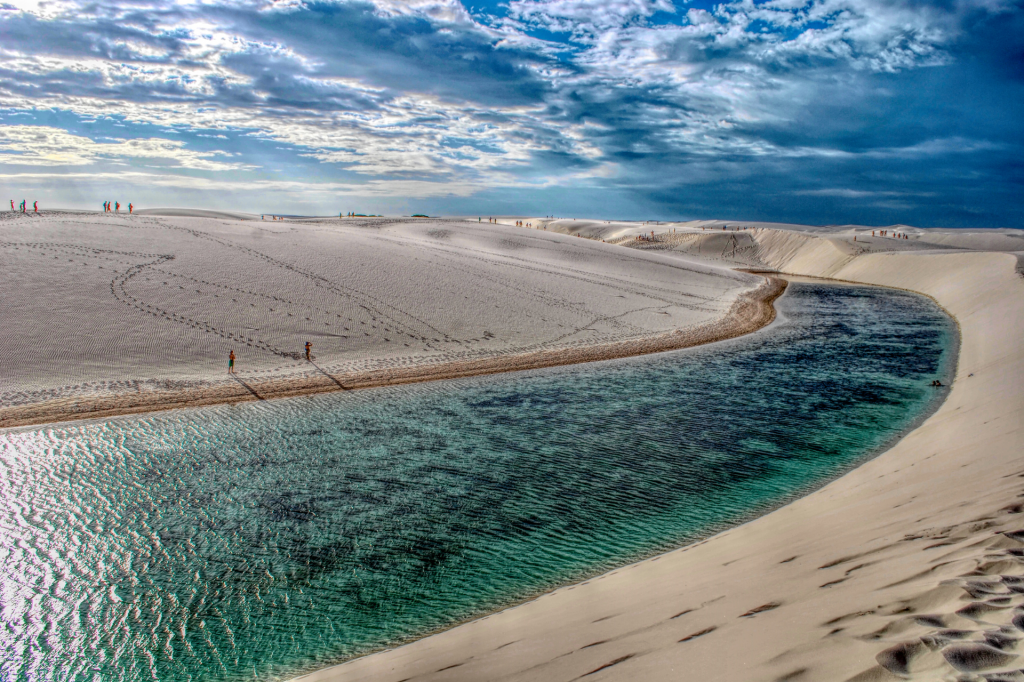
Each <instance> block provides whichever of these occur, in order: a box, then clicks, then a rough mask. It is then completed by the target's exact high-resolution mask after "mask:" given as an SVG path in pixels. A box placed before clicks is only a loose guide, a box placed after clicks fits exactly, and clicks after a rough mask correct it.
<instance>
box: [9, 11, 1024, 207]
mask: <svg viewBox="0 0 1024 682" xmlns="http://www.w3.org/2000/svg"><path fill="white" fill-rule="evenodd" d="M1022 95H1024V7H1022V4H1021V3H1020V2H1014V1H1012V0H936V1H935V2H926V1H925V0H888V1H887V0H768V1H764V2H758V1H755V0H734V1H731V2H720V3H712V2H700V1H698V0H693V1H691V2H685V1H683V0H675V2H673V1H672V0H508V1H507V2H496V1H495V0H487V1H486V2H481V3H474V1H473V0H467V1H466V2H459V1H458V0H374V1H373V2H369V1H365V0H361V1H355V2H348V1H334V2H330V1H327V2H322V1H318V2H309V1H307V2H303V1H301V0H280V1H273V0H254V1H244V0H210V1H208V2H203V3H196V2H181V3H178V4H168V3H164V2H155V1H154V2H151V3H148V4H147V2H146V0H141V1H140V0H111V1H110V2H105V3H102V4H96V3H93V2H84V1H81V2H80V1H78V0H57V1H49V0H6V2H4V3H0V185H2V186H4V187H7V188H8V189H9V192H8V193H10V194H11V195H12V197H11V198H13V197H14V196H15V195H16V196H17V197H18V198H19V200H20V198H24V197H26V196H29V195H31V197H32V198H33V199H40V200H41V201H42V202H43V204H44V205H73V204H82V205H87V206H93V205H98V204H99V203H100V202H101V201H102V200H104V199H109V198H112V197H113V196H114V195H116V196H118V197H123V198H124V199H125V200H128V199H131V200H133V201H134V202H135V203H136V204H139V205H150V206H153V205H168V204H175V203H176V204H190V205H197V206H207V207H223V208H229V207H248V208H250V209H251V210H258V211H277V212H288V211H291V212H296V213H314V212H317V213H332V212H339V211H347V210H358V211H374V212H386V213H403V212H404V213H408V212H411V211H413V210H415V211H417V212H431V213H437V212H445V213H464V214H479V213H484V214H487V213H512V212H516V213H535V214H555V215H570V214H571V215H602V216H622V217H662V218H670V217H671V218H681V217H712V216H713V217H725V218H730V219H766V220H792V221H806V222H815V223H833V222H854V221H856V222H868V223H879V224H882V223H893V222H905V223H913V224H922V225H1009V226H1022V223H1024V220H1022V217H1024V210H1022V209H1021V207H1020V203H1021V202H1020V196H1022V195H1024V187H1022V184H1024V182H1022V181H1024V172H1022V169H1024V164H1022V163H1021V161H1020V158H1021V154H1022V152H1024V134H1022V129H1021V125H1020V124H1019V122H1018V120H1017V112H1019V111H1021V110H1024V106H1022V105H1024V96H1022ZM4 199H5V203H6V198H4Z"/></svg>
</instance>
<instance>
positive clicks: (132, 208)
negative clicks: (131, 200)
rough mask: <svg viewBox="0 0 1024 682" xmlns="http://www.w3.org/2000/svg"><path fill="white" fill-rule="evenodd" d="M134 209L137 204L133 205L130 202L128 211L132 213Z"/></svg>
mask: <svg viewBox="0 0 1024 682" xmlns="http://www.w3.org/2000/svg"><path fill="white" fill-rule="evenodd" d="M134 210H135V206H133V205H132V204H128V213H129V214H131V212H132V211H134Z"/></svg>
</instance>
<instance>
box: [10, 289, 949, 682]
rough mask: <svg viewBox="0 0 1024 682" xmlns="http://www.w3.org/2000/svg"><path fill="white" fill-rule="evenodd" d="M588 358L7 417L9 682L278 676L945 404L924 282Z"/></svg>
mask: <svg viewBox="0 0 1024 682" xmlns="http://www.w3.org/2000/svg"><path fill="white" fill-rule="evenodd" d="M778 305H779V309H780V312H781V317H780V320H779V322H777V323H776V324H775V325H773V326H771V327H769V328H767V329H765V330H762V331H761V332H758V333H757V334H754V335H751V336H748V337H744V338H742V339H737V340H734V341H730V342H726V343H721V344H715V345H712V346H706V347H703V348H698V349H692V350H688V351H680V352H674V353H666V354H661V355H657V356H647V357H643V358H634V359H629V360H622V361H616V362H608V363H597V364H591V365H582V366H577V367H572V368H561V369H557V370H545V371H539V372H526V373H519V374H506V375H500V376H494V377H487V378H481V379H472V380H460V381H451V382H437V383H433V384H422V385H417V386H411V387H401V388H395V389H381V390H366V391H356V392H352V393H336V394H331V395H326V396H319V397H312V398H301V399H289V400H280V401H271V402H266V403H258V404H247V405H240V406H223V407H217V408H206V409H197V410H182V411H176V412H168V413H161V414H156V415H152V416H148V417H144V418H139V417H131V418H121V419H115V420H110V421H106V422H102V423H88V424H82V423H79V424H71V425H61V426H56V427H47V428H34V429H18V430H8V431H4V432H0V562H2V565H3V567H4V569H3V570H4V573H3V582H2V593H0V619H2V630H0V644H2V647H3V651H4V654H3V659H2V663H0V679H3V680H11V681H13V680H104V681H105V682H106V681H112V680H144V679H145V680H153V679H159V680H175V681H176V680H200V679H201V680H242V679H245V680H252V679H260V680H272V679H278V678H287V677H290V676H293V675H296V674H299V673H301V672H305V671H308V670H309V669H310V668H314V667H319V666H323V665H327V664H330V663H334V662H337V661H339V660H342V659H344V658H347V657H351V656H354V655H357V654H360V653H363V652H366V651H370V650H373V649H376V648H380V647H382V646H386V645H392V644H394V643H396V642H399V641H402V640H405V639H408V638H410V637H413V636H416V635H417V634H423V633H425V632H428V631H431V630H434V629H437V628H441V627H445V626H449V625H451V624H453V623H456V622H459V621H461V620H464V619H466V618H468V617H471V616H473V615H475V614H480V613H482V612H486V611H489V610H493V609H495V608H498V607H501V606H503V605H506V604H508V603H511V602H514V601H516V600H520V599H523V598H526V597H528V596H530V595H533V594H536V593H538V592H539V591H542V590H545V589H548V588H550V587H552V586H555V585H558V584H562V583H565V582H568V581H573V580H577V579H580V578H583V577H584V576H589V575H593V574H595V573H598V572H602V571H604V570H606V569H608V568H610V567H613V566H616V565H621V564H624V563H628V562H630V561H633V560H635V559H638V558H640V557H643V556H645V555H649V554H651V553H654V552H658V551H661V550H665V549H668V548H670V547H673V546H677V545H679V544H683V543H686V542H688V541H691V540H693V539H695V538H699V537H702V536H706V535H708V534H711V533H714V532H716V531H717V530H720V529H722V528H725V527H728V526H729V525H731V524H735V523H737V522H738V521H741V520H744V519H747V518H750V517H751V516H753V515H756V514H758V513H761V512H763V511H765V510H767V509H770V508H771V507H773V506H777V505H778V504H780V503H782V502H784V501H785V500H787V499H792V498H793V497H794V496H795V495H798V494H801V493H802V492H806V491H807V490H808V489H811V488H813V487H815V486H819V485H821V484H822V483H823V482H824V481H826V480H828V479H829V478H830V477H834V476H836V475H837V474H838V473H841V472H842V471H844V470H845V469H848V468H849V467H850V466H852V465H854V464H855V463H856V462H858V461H860V460H862V459H863V458H864V457H866V456H869V455H871V454H874V453H877V452H878V451H879V449H880V448H883V447H885V445H886V444H887V443H890V442H891V441H892V440H893V439H894V438H895V437H897V436H898V435H899V434H901V433H902V432H904V431H905V430H906V429H907V428H909V427H911V426H912V425H913V424H914V423H915V422H916V421H917V420H920V419H921V418H922V417H923V416H924V415H925V414H927V413H929V412H930V411H931V410H934V409H935V408H936V407H937V405H938V403H939V402H940V401H941V399H942V398H943V397H944V393H945V389H933V388H930V387H929V383H930V381H931V380H932V379H935V378H942V379H943V381H944V383H948V380H949V379H950V376H949V375H950V373H951V372H952V369H953V362H954V361H955V358H954V357H953V356H954V351H955V343H956V336H955V334H956V331H955V327H954V325H953V323H952V321H951V320H950V319H949V318H948V317H946V316H945V315H944V314H943V313H942V311H941V310H939V309H938V308H937V307H936V306H935V305H934V304H933V303H932V302H931V301H929V300H928V299H925V298H922V297H918V296H914V295H911V294H907V293H903V292H899V291H891V290H885V289H874V288H867V287H852V286H851V287H847V286H827V285H816V284H815V285H809V284H794V285H792V286H791V288H790V291H789V292H788V293H787V295H786V296H785V297H784V298H782V299H781V300H780V301H779V304H778Z"/></svg>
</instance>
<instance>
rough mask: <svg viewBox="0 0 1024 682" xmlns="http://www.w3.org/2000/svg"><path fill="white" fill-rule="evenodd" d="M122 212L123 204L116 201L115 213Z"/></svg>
mask: <svg viewBox="0 0 1024 682" xmlns="http://www.w3.org/2000/svg"><path fill="white" fill-rule="evenodd" d="M120 212H121V202H120V201H115V202H114V213H120Z"/></svg>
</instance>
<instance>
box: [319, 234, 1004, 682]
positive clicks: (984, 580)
mask: <svg viewBox="0 0 1024 682" xmlns="http://www.w3.org/2000/svg"><path fill="white" fill-rule="evenodd" d="M961 238H962V237H961ZM835 239H836V238H835V237H833V236H831V235H829V236H828V237H827V238H824V237H823V238H816V237H814V236H813V235H806V234H804V233H800V234H794V233H792V232H789V233H786V232H785V231H777V230H771V229H767V228H762V229H760V230H759V231H758V234H757V235H755V236H752V237H751V239H750V243H749V244H748V246H750V247H751V249H750V253H748V254H747V256H745V258H746V259H747V260H748V261H749V262H755V261H756V262H758V263H762V264H764V265H766V266H774V267H778V268H780V269H784V270H787V271H789V272H795V273H799V274H804V275H814V276H830V277H834V278H838V279H844V280H850V281H860V282H870V283H874V284H882V285H887V286H895V287H900V288H905V289H912V290H915V291H919V292H922V293H925V294H927V295H929V296H932V297H934V298H935V299H936V300H937V301H938V302H939V303H940V304H941V305H943V306H944V307H945V308H946V309H947V310H948V311H949V312H950V313H951V314H952V315H954V316H955V317H956V319H957V320H958V322H959V324H960V327H961V331H962V339H961V344H962V345H961V354H960V361H959V367H958V377H957V381H956V383H955V385H954V386H953V388H952V390H951V392H950V395H949V398H948V400H947V402H946V403H945V404H944V405H943V406H942V407H941V408H940V409H939V411H938V412H937V413H936V414H935V415H933V416H932V417H931V418H930V419H928V420H927V422H925V423H924V424H923V425H922V426H921V427H920V428H918V429H917V430H915V431H914V432H912V433H911V434H909V435H908V436H907V437H906V438H904V439H903V440H902V441H901V442H900V443H898V444H897V445H896V446H895V447H894V448H893V449H891V450H890V451H888V452H886V453H884V454H883V455H881V456H880V457H878V458H877V459H875V460H873V461H871V462H869V463H867V464H865V465H863V466H861V467H860V468H858V469H856V470H855V471H853V472H850V473H849V474H847V475H846V476H844V477H843V478H841V479H839V480H837V481H835V482H833V483H832V484H830V485H828V486H826V487H825V488H823V489H822V490H820V491H818V492H816V493H814V494H812V495H810V496H808V497H806V498H803V499H801V500H799V501H797V502H795V503H793V504H790V505H788V506H786V507H784V508H782V509H780V510H778V511H776V512H774V513H772V514H769V515H767V516H765V517H762V518H760V519H757V520H755V521H753V522H750V523H748V524H746V525H744V526H741V527H738V528H735V529H732V530H730V531H727V532H725V533H722V534H720V535H718V536H715V537H714V538H711V539H709V540H707V541H704V542H701V543H698V544H696V545H693V546H690V547H686V548H682V549H680V550H677V551H674V552H671V553H669V554H666V555H663V556H660V557H656V558H654V559H651V560H648V561H645V562H642V563H639V564H635V565H632V566H628V567H625V568H623V569H619V570H616V571H612V572H610V573H609V574H606V575H603V576H600V577H598V578H595V579H593V580H590V581H587V582H585V583H583V584H580V585H574V586H570V587H566V588H563V589H560V590H557V591H555V592H552V593H550V594H548V595H545V596H543V597H540V598H539V599H537V600H535V601H533V602H530V603H527V604H524V605H521V606H518V607H515V608H512V609H509V610H506V611H504V612H501V613H499V614H495V615H493V616H490V617H488V618H484V619H481V620H478V621H474V622H472V623H468V624H466V625H463V626H460V627H458V628H455V629H453V630H450V631H448V632H444V633H441V634H438V635H435V636H432V637H429V638H426V639H423V640H420V641H418V642H414V643H412V644H409V645H407V646H403V647H401V648H398V649H395V650H393V651H388V652H383V653H380V654H375V655H372V656H368V657H365V658H362V659H357V660H355V661H351V662H349V663H346V664H344V665H341V666H338V667H335V668H332V669H328V670H324V671H320V672H318V673H314V674H312V675H308V676H305V677H303V678H300V679H302V680H304V682H313V681H327V680H330V681H339V682H340V681H343V680H344V681H352V680H376V681H379V682H388V681H393V682H397V681H398V680H466V681H469V680H474V681H476V680H566V681H568V680H576V679H581V678H586V679H587V680H591V679H592V680H595V681H597V680H612V679H614V680H766V681H768V680H801V681H802V680H822V681H825V680H830V681H831V680H858V681H861V682H866V681H868V680H897V679H948V680H952V679H965V680H968V679H969V680H983V679H986V680H1010V679H1024V673H1022V672H1018V671H1020V670H1021V669H1024V655H1022V654H1024V647H1020V648H1019V645H1020V643H1021V641H1022V638H1024V610H1017V608H1016V607H1018V606H1024V594H1022V593H1024V514H1022V511H1024V499H1022V495H1024V480H1022V477H1024V456H1022V455H1024V446H1022V445H1021V444H1022V443H1024V439H1022V433H1021V429H1022V426H1024V392H1022V391H1021V386H1022V385H1024V279H1022V278H1021V276H1020V275H1019V274H1018V272H1017V269H1016V268H1017V258H1016V255H1014V254H1000V253H970V252H934V251H925V250H921V249H918V248H914V247H910V246H906V247H905V248H904V245H903V244H900V245H899V246H898V247H896V246H895V240H893V244H886V243H881V242H880V243H879V244H878V245H876V246H875V248H874V249H873V250H874V251H875V252H872V251H873V250H872V249H871V248H864V247H862V246H861V245H860V240H858V242H857V245H856V246H854V244H853V242H852V241H849V242H847V243H843V240H842V239H841V238H840V239H839V241H838V242H837V241H835ZM850 239H851V240H852V237H850ZM702 246H709V245H708V244H703V245H702ZM719 254H720V257H721V252H719ZM680 257H683V258H691V257H693V256H692V254H680Z"/></svg>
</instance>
